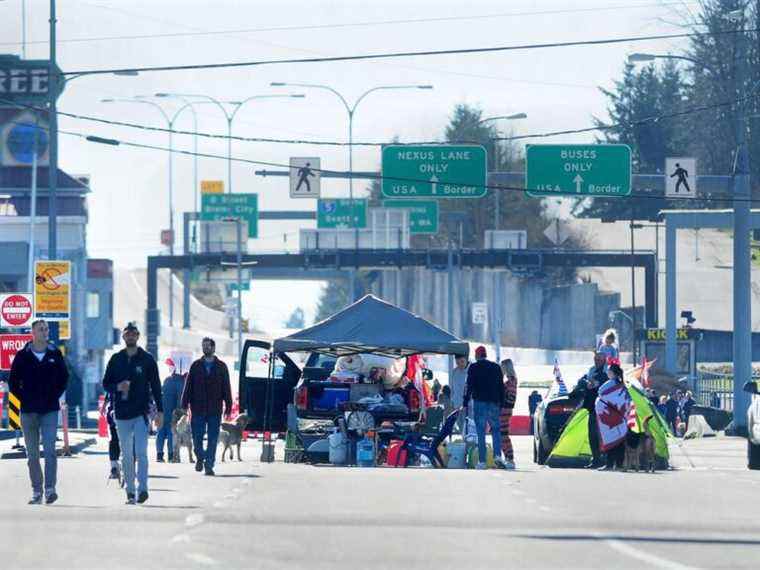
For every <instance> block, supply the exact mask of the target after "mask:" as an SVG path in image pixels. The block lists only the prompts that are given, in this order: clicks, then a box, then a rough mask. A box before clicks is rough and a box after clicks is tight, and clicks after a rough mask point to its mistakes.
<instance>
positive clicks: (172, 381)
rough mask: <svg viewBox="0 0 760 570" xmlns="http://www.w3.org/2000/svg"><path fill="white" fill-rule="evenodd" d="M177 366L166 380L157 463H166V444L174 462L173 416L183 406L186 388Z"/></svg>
mask: <svg viewBox="0 0 760 570" xmlns="http://www.w3.org/2000/svg"><path fill="white" fill-rule="evenodd" d="M177 370H178V368H177V366H176V364H175V366H174V369H173V370H172V373H171V375H170V376H169V377H168V378H167V379H166V380H164V385H163V387H162V388H161V396H162V398H163V404H164V425H163V426H161V429H160V430H158V433H157V434H156V461H158V462H159V463H163V462H164V442H166V443H167V449H168V451H169V455H168V458H167V459H168V461H174V437H173V435H172V414H173V413H174V410H176V409H177V408H179V407H180V405H181V404H182V391H183V390H184V388H185V377H184V376H183V375H182V374H179V373H178V372H177Z"/></svg>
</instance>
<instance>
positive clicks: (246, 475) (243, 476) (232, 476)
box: [214, 473, 261, 479]
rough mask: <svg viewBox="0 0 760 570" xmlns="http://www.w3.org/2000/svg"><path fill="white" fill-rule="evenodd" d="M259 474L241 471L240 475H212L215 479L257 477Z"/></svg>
mask: <svg viewBox="0 0 760 570" xmlns="http://www.w3.org/2000/svg"><path fill="white" fill-rule="evenodd" d="M259 477H261V475H251V474H245V473H241V474H240V475H214V478H215V479H236V478H237V479H258V478H259Z"/></svg>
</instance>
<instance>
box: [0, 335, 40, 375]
mask: <svg viewBox="0 0 760 570" xmlns="http://www.w3.org/2000/svg"><path fill="white" fill-rule="evenodd" d="M31 341H32V335H30V334H0V370H10V369H11V364H13V359H14V358H15V357H16V354H18V352H19V351H20V350H21V349H22V348H24V346H26V343H27V342H31Z"/></svg>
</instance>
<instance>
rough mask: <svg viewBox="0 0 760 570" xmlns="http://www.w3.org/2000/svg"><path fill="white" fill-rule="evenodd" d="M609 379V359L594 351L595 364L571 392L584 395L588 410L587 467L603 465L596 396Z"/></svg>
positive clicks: (594, 467)
mask: <svg viewBox="0 0 760 570" xmlns="http://www.w3.org/2000/svg"><path fill="white" fill-rule="evenodd" d="M607 380H608V378H607V359H606V357H605V356H604V354H603V353H601V352H594V365H593V366H592V367H591V368H590V369H589V371H588V372H587V373H586V376H585V377H584V379H583V380H581V381H579V382H578V385H577V386H576V387H575V389H574V390H573V391H572V392H571V393H570V396H571V398H572V397H573V396H574V395H576V394H580V395H581V396H582V397H583V408H584V409H586V410H588V424H587V425H588V443H589V447H590V448H591V462H590V463H589V464H588V465H586V469H596V468H598V467H601V466H602V454H601V451H600V450H599V428H598V426H597V423H596V398H597V397H598V396H599V388H600V387H601V385H602V384H604V383H605V382H607Z"/></svg>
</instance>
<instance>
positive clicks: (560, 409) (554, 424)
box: [533, 385, 583, 465]
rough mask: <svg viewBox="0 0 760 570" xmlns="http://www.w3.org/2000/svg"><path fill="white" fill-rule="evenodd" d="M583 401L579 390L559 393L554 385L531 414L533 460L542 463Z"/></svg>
mask: <svg viewBox="0 0 760 570" xmlns="http://www.w3.org/2000/svg"><path fill="white" fill-rule="evenodd" d="M582 401H583V393H582V392H580V391H576V392H572V393H565V394H560V393H559V391H558V390H557V387H556V385H552V389H551V390H550V391H549V394H548V395H547V396H546V397H545V398H544V400H543V401H542V402H541V403H540V404H539V405H538V407H537V408H536V413H535V414H533V461H534V462H535V463H538V464H539V465H543V464H544V463H545V462H546V459H547V458H548V457H549V454H550V453H551V452H552V449H553V448H554V445H555V444H556V443H557V440H558V439H559V436H560V434H562V430H563V429H564V428H565V425H566V424H567V421H568V420H569V419H570V416H572V415H573V412H575V410H576V409H578V406H579V405H580V404H581V402H582Z"/></svg>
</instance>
